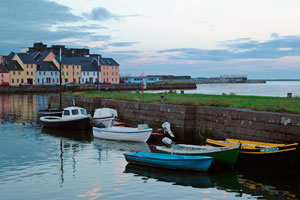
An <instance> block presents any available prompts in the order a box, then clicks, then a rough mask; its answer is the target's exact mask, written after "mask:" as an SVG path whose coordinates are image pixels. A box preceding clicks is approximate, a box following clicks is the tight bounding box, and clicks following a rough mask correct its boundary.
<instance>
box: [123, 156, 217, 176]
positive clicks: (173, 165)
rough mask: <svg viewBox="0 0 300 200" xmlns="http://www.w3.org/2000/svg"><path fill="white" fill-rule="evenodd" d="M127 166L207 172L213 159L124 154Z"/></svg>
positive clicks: (206, 157) (205, 157)
mask: <svg viewBox="0 0 300 200" xmlns="http://www.w3.org/2000/svg"><path fill="white" fill-rule="evenodd" d="M124 156H125V159H126V161H127V162H128V163H129V164H138V165H146V166H152V167H162V168H168V169H179V170H195V171H202V172H206V171H208V169H209V167H210V165H211V163H212V160H213V158H212V157H208V156H186V155H176V154H160V153H148V152H138V153H135V154H128V153H125V154H124Z"/></svg>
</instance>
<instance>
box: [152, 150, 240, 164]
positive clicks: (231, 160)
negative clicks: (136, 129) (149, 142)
mask: <svg viewBox="0 0 300 200" xmlns="http://www.w3.org/2000/svg"><path fill="white" fill-rule="evenodd" d="M156 150H157V151H159V152H161V153H171V154H173V153H174V154H178V155H193V156H210V157H213V158H214V162H217V163H219V164H226V165H235V164H236V162H237V160H238V157H239V153H240V147H239V146H234V147H232V148H226V149H220V150H216V149H215V148H212V149H211V151H210V152H208V151H209V150H208V151H207V150H206V152H204V151H201V150H195V149H194V150H191V148H190V150H189V148H186V149H180V148H179V149H172V147H171V148H167V147H165V146H158V147H156Z"/></svg>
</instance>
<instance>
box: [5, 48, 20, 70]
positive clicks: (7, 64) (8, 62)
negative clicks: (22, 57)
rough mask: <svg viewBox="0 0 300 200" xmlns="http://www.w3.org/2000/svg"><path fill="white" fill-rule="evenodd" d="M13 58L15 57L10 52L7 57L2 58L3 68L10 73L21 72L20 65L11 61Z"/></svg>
mask: <svg viewBox="0 0 300 200" xmlns="http://www.w3.org/2000/svg"><path fill="white" fill-rule="evenodd" d="M14 56H15V53H14V52H11V53H10V54H9V55H8V56H3V58H4V65H5V67H6V68H7V69H8V71H12V70H17V71H23V69H22V67H21V65H20V64H19V63H18V62H17V61H15V60H12V59H13V57H14Z"/></svg>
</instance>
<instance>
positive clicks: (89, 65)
mask: <svg viewBox="0 0 300 200" xmlns="http://www.w3.org/2000/svg"><path fill="white" fill-rule="evenodd" d="M60 55H61V56H60ZM60 63H61V77H62V84H65V83H67V84H86V83H89V84H94V83H97V82H98V80H99V83H104V82H109V83H119V69H120V65H119V64H118V63H117V62H116V61H115V60H114V59H113V58H103V57H102V56H101V55H100V54H89V49H85V48H84V49H75V48H65V46H64V45H52V46H51V47H47V45H45V44H43V43H34V46H33V47H30V48H22V49H20V53H14V52H11V53H10V54H9V55H7V56H0V84H3V83H7V84H9V85H20V84H32V85H57V84H59V80H60V74H59V73H60V70H59V69H60Z"/></svg>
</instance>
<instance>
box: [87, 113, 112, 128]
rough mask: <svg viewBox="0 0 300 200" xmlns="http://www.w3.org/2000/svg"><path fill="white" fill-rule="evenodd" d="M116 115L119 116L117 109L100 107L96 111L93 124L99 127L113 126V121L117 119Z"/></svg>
mask: <svg viewBox="0 0 300 200" xmlns="http://www.w3.org/2000/svg"><path fill="white" fill-rule="evenodd" d="M115 117H118V113H117V111H116V110H115V109H111V108H98V109H96V110H95V112H94V116H93V119H92V126H94V127H99V128H104V127H105V128H107V127H110V126H112V122H113V120H114V119H115ZM103 125H104V127H103Z"/></svg>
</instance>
